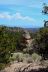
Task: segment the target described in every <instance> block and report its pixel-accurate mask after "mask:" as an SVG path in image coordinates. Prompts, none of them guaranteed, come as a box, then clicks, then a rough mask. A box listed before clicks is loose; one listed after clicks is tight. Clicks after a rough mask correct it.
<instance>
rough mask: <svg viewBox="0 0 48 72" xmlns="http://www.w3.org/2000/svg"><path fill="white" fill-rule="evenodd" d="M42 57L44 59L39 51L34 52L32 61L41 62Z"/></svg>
mask: <svg viewBox="0 0 48 72" xmlns="http://www.w3.org/2000/svg"><path fill="white" fill-rule="evenodd" d="M41 59H42V57H41V56H40V55H38V54H37V53H33V54H32V61H33V62H39V61H40V60H41Z"/></svg>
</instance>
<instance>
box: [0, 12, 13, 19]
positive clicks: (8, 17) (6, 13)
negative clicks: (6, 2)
mask: <svg viewBox="0 0 48 72" xmlns="http://www.w3.org/2000/svg"><path fill="white" fill-rule="evenodd" d="M0 18H4V19H11V18H12V16H11V15H10V14H9V13H8V12H3V13H0Z"/></svg>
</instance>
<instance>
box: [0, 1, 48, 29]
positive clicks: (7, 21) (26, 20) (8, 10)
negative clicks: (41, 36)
mask: <svg viewBox="0 0 48 72" xmlns="http://www.w3.org/2000/svg"><path fill="white" fill-rule="evenodd" d="M43 3H47V4H48V0H0V25H5V26H11V27H23V28H39V27H43V26H44V20H47V19H48V16H47V15H44V14H42V9H43Z"/></svg>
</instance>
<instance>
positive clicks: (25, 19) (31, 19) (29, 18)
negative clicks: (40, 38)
mask: <svg viewBox="0 0 48 72" xmlns="http://www.w3.org/2000/svg"><path fill="white" fill-rule="evenodd" d="M16 19H20V20H24V21H30V22H32V21H34V19H33V18H31V17H29V16H22V15H21V14H20V13H16Z"/></svg>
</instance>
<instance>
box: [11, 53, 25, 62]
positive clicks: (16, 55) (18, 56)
mask: <svg viewBox="0 0 48 72" xmlns="http://www.w3.org/2000/svg"><path fill="white" fill-rule="evenodd" d="M23 59H24V58H23V53H20V52H18V53H13V56H12V57H10V61H15V60H16V61H18V62H22V61H23Z"/></svg>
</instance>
